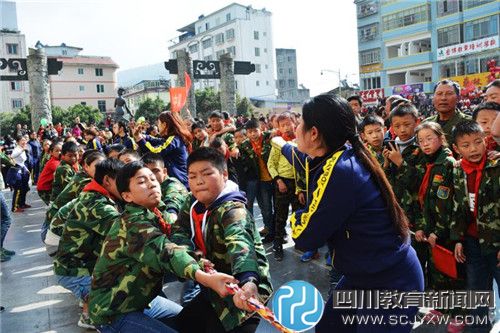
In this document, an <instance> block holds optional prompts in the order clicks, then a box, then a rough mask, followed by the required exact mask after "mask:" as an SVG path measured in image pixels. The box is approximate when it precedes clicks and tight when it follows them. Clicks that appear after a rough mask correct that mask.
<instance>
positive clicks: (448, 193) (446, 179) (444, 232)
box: [415, 148, 464, 290]
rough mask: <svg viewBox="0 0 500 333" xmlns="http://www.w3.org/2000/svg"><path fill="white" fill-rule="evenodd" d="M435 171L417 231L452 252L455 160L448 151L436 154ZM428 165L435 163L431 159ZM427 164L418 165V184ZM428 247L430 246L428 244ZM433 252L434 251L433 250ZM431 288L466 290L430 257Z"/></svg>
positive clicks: (418, 221)
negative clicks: (435, 265)
mask: <svg viewBox="0 0 500 333" xmlns="http://www.w3.org/2000/svg"><path fill="white" fill-rule="evenodd" d="M436 154H437V157H435V161H434V167H433V168H432V170H431V173H430V177H429V183H428V187H427V191H426V193H425V199H424V202H423V205H422V218H418V219H417V221H416V225H415V230H423V231H424V233H425V235H426V236H429V234H431V233H434V234H435V235H436V236H437V237H438V239H437V242H436V243H437V244H438V245H441V246H443V247H445V248H447V249H448V250H451V251H453V250H454V246H455V244H454V242H453V241H451V239H450V226H451V223H452V216H453V168H454V163H455V159H454V158H453V155H452V153H451V150H449V149H448V148H442V149H441V150H440V151H439V152H436ZM424 161H426V162H427V161H428V162H431V161H430V159H429V157H428V156H425V159H424ZM425 171H426V163H421V164H419V165H417V179H418V183H419V184H420V183H421V182H422V179H423V177H424V174H425ZM424 244H426V243H424ZM428 248H429V251H430V247H428ZM428 278H429V280H430V281H429V287H430V289H433V290H456V289H463V287H464V285H463V280H460V279H459V280H453V279H451V278H449V277H447V276H446V275H443V274H441V273H440V272H439V271H437V270H436V268H435V267H434V264H433V260H432V256H431V255H430V253H429V276H428Z"/></svg>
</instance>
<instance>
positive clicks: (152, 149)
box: [2, 80, 500, 332]
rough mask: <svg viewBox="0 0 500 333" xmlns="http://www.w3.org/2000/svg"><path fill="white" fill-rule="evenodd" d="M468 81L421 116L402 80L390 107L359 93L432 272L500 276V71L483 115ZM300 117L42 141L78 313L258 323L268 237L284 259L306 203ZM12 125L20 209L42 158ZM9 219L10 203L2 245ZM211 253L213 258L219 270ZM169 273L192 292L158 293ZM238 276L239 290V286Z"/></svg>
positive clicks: (62, 263) (63, 279)
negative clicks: (449, 268) (455, 269)
mask: <svg viewBox="0 0 500 333" xmlns="http://www.w3.org/2000/svg"><path fill="white" fill-rule="evenodd" d="M459 96H460V94H459V87H458V86H457V85H456V83H454V82H451V81H447V80H444V81H441V82H439V83H438V84H437V85H436V88H435V92H434V98H433V104H434V108H435V110H436V111H437V114H436V115H435V116H433V117H431V118H428V119H425V120H421V119H420V117H419V114H418V111H417V109H416V108H415V106H414V105H413V104H412V103H411V102H410V101H409V100H406V99H404V98H402V97H400V96H391V97H389V98H388V99H387V103H386V106H385V108H386V114H387V117H385V118H386V119H383V118H381V117H379V116H378V115H376V114H368V115H366V116H365V117H364V118H362V116H361V112H360V109H361V107H362V100H361V99H360V98H359V97H358V96H352V97H350V98H349V99H348V101H349V104H350V105H351V107H352V110H353V112H354V113H355V115H356V120H357V121H358V131H359V133H360V136H361V138H362V140H363V142H364V143H365V144H366V146H367V147H368V149H369V150H370V152H371V153H372V154H373V156H374V157H375V158H376V159H377V161H379V163H380V165H381V166H382V167H383V169H384V171H385V174H386V177H387V179H388V180H389V182H390V184H391V185H392V188H393V190H394V193H395V195H396V197H397V199H398V201H399V204H400V205H401V207H402V208H403V210H404V211H405V213H406V215H407V217H408V219H409V222H410V227H411V230H412V232H413V233H414V237H413V238H412V245H413V246H414V247H415V249H416V250H417V253H418V256H419V260H420V262H421V265H422V268H423V270H424V273H425V278H426V287H427V288H429V289H434V290H449V289H464V288H468V289H476V290H491V289H492V281H493V279H496V281H497V283H499V282H500V269H499V265H500V264H499V263H500V217H499V206H500V204H499V201H498V197H499V196H498V195H499V192H500V177H499V170H500V168H499V167H498V163H497V160H498V156H499V153H498V144H497V143H496V142H495V140H494V138H493V133H492V131H493V123H494V121H495V119H497V118H498V117H497V116H498V111H500V105H499V103H500V81H499V80H496V81H494V82H493V83H491V84H490V85H489V86H488V88H487V90H486V93H485V98H484V103H482V104H480V105H479V106H478V107H477V108H475V110H473V115H472V119H470V117H469V116H467V115H466V114H463V113H462V112H460V111H459V110H457V109H456V104H457V101H458V98H459ZM298 118H300V115H299V114H294V113H291V112H284V113H281V114H277V115H273V116H271V117H270V118H269V120H267V119H265V118H261V119H259V120H257V119H249V120H247V121H245V122H242V121H240V119H239V120H238V121H234V120H233V119H231V117H229V116H227V114H223V113H221V112H219V111H214V112H212V113H211V114H210V116H209V117H208V121H207V122H205V121H203V120H200V119H186V120H183V119H182V118H181V117H180V115H179V114H178V113H172V112H170V111H165V112H162V113H161V114H160V116H159V118H158V121H157V126H154V125H148V124H147V123H145V122H134V121H131V122H130V123H128V124H127V123H125V122H123V121H119V122H116V123H114V124H113V125H112V131H113V134H114V136H113V138H106V137H103V135H102V132H100V131H99V130H98V129H97V128H96V127H94V126H90V127H86V128H85V127H84V128H83V130H82V131H81V135H82V137H75V136H72V135H70V136H68V137H67V138H66V139H65V140H58V139H57V138H56V139H53V140H51V141H49V140H44V141H43V142H42V144H39V146H40V152H41V154H39V155H38V157H39V164H40V166H39V169H40V170H41V171H40V175H39V176H37V177H36V180H34V183H35V184H36V186H37V191H38V194H39V196H40V198H41V199H42V200H43V201H44V203H45V204H47V206H48V210H47V212H46V218H45V221H44V224H43V228H42V240H43V241H44V243H45V244H46V247H47V253H48V254H49V255H50V256H51V257H52V258H53V260H54V272H55V274H56V277H57V280H58V283H59V284H60V285H62V286H63V287H65V288H67V289H69V290H71V291H72V292H73V294H74V295H75V296H76V297H77V298H78V299H79V300H80V301H81V305H82V313H81V316H80V320H79V321H78V325H79V326H82V327H96V328H98V329H99V330H100V331H101V332H113V331H114V330H117V331H120V330H122V331H127V330H130V331H134V330H138V329H139V327H149V328H151V329H152V330H154V331H158V332H169V331H172V330H176V331H179V332H195V331H196V332H253V331H255V329H256V327H257V325H258V323H259V320H258V318H257V317H256V315H254V314H252V313H250V312H247V311H246V310H249V308H248V306H247V304H246V303H245V299H248V298H249V297H257V298H259V299H260V300H262V301H263V302H265V301H266V300H267V299H268V298H269V296H270V295H271V294H272V291H273V289H272V288H273V287H272V285H271V278H270V274H269V262H268V260H267V258H266V252H265V248H264V244H267V243H272V244H273V254H274V258H275V259H276V261H278V262H279V261H281V260H282V259H283V256H284V251H283V245H284V244H286V243H287V242H288V236H287V233H286V223H287V219H288V216H289V208H290V206H291V208H292V211H295V210H297V209H299V208H300V207H304V205H305V204H306V196H305V193H307V187H308V185H309V184H308V179H307V173H304V172H303V170H302V168H299V167H298V166H297V165H294V163H293V161H294V159H293V158H292V159H291V160H290V159H287V158H286V157H285V156H284V155H283V154H282V153H281V151H280V149H279V148H277V147H276V146H274V145H272V143H271V139H272V138H273V137H281V138H282V139H283V140H284V141H286V142H288V143H292V144H293V142H294V139H295V128H296V126H297V121H298ZM497 122H498V119H497ZM497 126H498V125H497ZM110 127H111V126H110ZM497 135H498V134H497ZM32 140H37V138H36V134H35V133H33V138H32ZM16 141H17V146H16V148H15V149H14V151H13V152H12V154H11V155H10V158H9V157H8V156H5V155H3V156H2V158H3V159H4V160H5V163H7V162H8V163H10V164H12V165H13V167H12V168H13V169H16V170H17V169H22V171H21V172H20V174H21V176H20V178H19V176H18V174H15V177H14V176H13V175H14V173H13V172H10V173H9V175H10V176H9V177H8V185H9V186H11V187H12V188H13V189H14V190H15V192H14V197H13V206H12V209H11V210H12V211H13V212H16V213H19V212H22V211H23V209H25V208H29V205H26V203H25V201H24V200H25V199H24V198H25V196H26V192H27V191H28V190H29V187H28V180H29V174H30V172H29V170H28V169H27V168H26V165H25V164H26V163H25V162H26V160H27V158H28V155H29V154H28V152H27V150H26V144H27V143H26V141H27V140H26V138H25V137H24V136H19V137H18V138H16ZM290 162H291V163H290ZM25 168H26V170H25ZM32 173H33V172H32ZM16 177H17V178H16ZM26 177H28V178H26ZM34 179H35V178H34ZM2 198H3V196H2ZM255 200H257V203H258V206H259V208H260V211H261V213H262V218H263V224H264V228H263V229H262V230H260V231H258V230H257V228H256V224H255V220H254V217H253V212H254V210H253V207H254V202H255ZM338 209H342V207H339V208H338ZM2 215H3V205H2ZM3 226H4V222H3V219H2V256H3V255H4V253H6V252H4V248H3V240H4V238H5V233H6V232H5V233H4V227H3ZM436 246H440V247H443V248H445V249H447V250H449V251H451V252H452V253H453V255H454V257H455V258H456V262H457V264H458V266H459V273H460V274H459V276H458V278H457V279H455V278H451V277H449V276H448V275H447V274H446V273H445V272H443V271H442V270H439V269H438V268H436V267H437V266H439V265H438V264H437V263H435V262H434V259H433V258H434V257H433V255H432V253H433V249H434V247H436ZM299 250H301V251H303V255H302V257H301V260H302V261H309V260H312V259H317V258H318V257H319V254H318V249H309V248H304V249H299ZM5 251H8V250H5ZM12 252H13V251H10V252H9V253H12ZM12 255H13V254H10V255H9V254H7V253H6V254H5V256H6V257H9V258H10V257H11V256H12ZM327 255H328V257H329V258H328V260H329V261H331V258H332V253H330V251H328V254H327ZM333 257H334V256H333ZM2 258H3V257H2ZM334 266H335V260H333V267H334ZM461 266H464V267H465V268H464V269H462V268H461ZM209 267H210V268H214V269H215V270H216V271H217V273H210V274H209V273H207V271H209V269H208V268H209ZM332 270H333V271H334V270H335V268H332ZM172 276H175V277H177V278H180V279H181V280H183V281H185V282H184V289H183V298H182V305H179V304H177V303H175V302H173V301H171V300H168V299H167V298H165V297H164V295H163V294H162V285H163V283H164V281H168V280H169V279H170V280H171V278H172ZM227 282H237V283H238V284H239V285H240V287H241V291H240V292H238V293H237V294H236V295H234V296H232V297H228V291H227V289H226V288H225V283H227ZM438 310H440V311H446V309H438ZM484 311H487V309H484V308H481V309H478V310H477V313H480V314H482V313H484ZM436 313H439V312H436ZM450 329H455V331H460V330H461V329H463V327H461V325H455V326H454V327H453V325H451V326H450Z"/></svg>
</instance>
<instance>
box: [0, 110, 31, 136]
mask: <svg viewBox="0 0 500 333" xmlns="http://www.w3.org/2000/svg"><path fill="white" fill-rule="evenodd" d="M17 124H21V125H28V128H29V129H31V108H30V106H29V105H26V106H24V107H23V108H21V109H20V110H19V111H10V112H0V133H1V135H2V136H3V135H6V134H12V132H13V131H14V129H15V128H16V125H17Z"/></svg>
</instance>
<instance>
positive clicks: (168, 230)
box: [152, 207, 172, 237]
mask: <svg viewBox="0 0 500 333" xmlns="http://www.w3.org/2000/svg"><path fill="white" fill-rule="evenodd" d="M152 212H153V214H155V215H156V217H157V218H158V224H159V225H160V229H161V232H163V233H164V234H165V235H167V236H168V237H170V234H171V233H172V226H171V225H170V224H168V223H167V222H165V219H164V218H163V215H162V214H161V212H160V210H159V209H158V207H155V208H153V210H152Z"/></svg>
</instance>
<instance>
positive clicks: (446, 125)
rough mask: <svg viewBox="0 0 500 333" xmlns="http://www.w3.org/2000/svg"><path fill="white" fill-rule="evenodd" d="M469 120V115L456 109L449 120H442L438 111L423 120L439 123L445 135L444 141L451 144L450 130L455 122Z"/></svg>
mask: <svg viewBox="0 0 500 333" xmlns="http://www.w3.org/2000/svg"><path fill="white" fill-rule="evenodd" d="M465 119H467V120H470V119H471V117H470V116H468V115H466V114H465V113H462V112H460V111H459V110H458V109H456V110H455V113H454V114H453V117H451V118H450V119H449V120H447V121H446V122H443V121H441V120H440V119H439V113H437V114H435V115H434V116H431V117H429V118H426V119H425V120H424V122H427V121H433V122H435V123H438V124H439V125H441V128H442V129H443V132H444V135H445V136H446V141H448V143H449V144H450V145H451V142H453V141H452V140H451V131H452V129H453V127H455V125H456V124H458V123H459V122H461V121H462V120H465Z"/></svg>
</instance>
